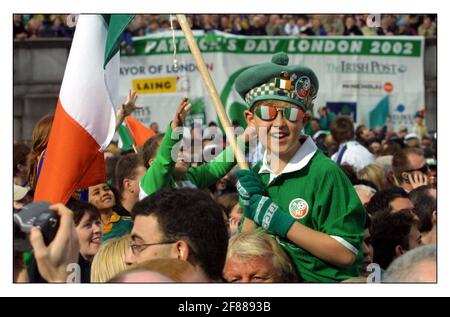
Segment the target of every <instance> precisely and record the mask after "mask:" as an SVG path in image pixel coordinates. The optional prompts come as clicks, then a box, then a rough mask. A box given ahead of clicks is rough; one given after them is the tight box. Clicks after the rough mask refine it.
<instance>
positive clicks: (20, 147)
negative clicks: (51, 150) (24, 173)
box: [13, 143, 30, 176]
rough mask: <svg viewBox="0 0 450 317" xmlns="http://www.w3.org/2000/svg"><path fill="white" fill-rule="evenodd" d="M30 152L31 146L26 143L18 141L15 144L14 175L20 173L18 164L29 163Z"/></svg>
mask: <svg viewBox="0 0 450 317" xmlns="http://www.w3.org/2000/svg"><path fill="white" fill-rule="evenodd" d="M28 153H30V147H29V146H28V145H26V144H25V143H17V144H14V147H13V176H17V174H19V172H20V171H19V170H18V168H17V165H19V164H20V165H23V166H26V165H27V157H28Z"/></svg>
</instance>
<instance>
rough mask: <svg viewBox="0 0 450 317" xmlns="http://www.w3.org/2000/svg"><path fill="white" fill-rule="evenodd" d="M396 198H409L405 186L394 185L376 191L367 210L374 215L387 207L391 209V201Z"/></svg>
mask: <svg viewBox="0 0 450 317" xmlns="http://www.w3.org/2000/svg"><path fill="white" fill-rule="evenodd" d="M396 198H408V193H407V192H405V190H404V189H403V188H400V187H392V188H389V189H386V190H381V191H379V192H376V193H375V195H373V196H372V198H371V199H370V201H369V203H368V204H367V206H366V211H367V212H368V213H369V214H370V215H372V216H374V215H376V214H378V213H380V212H381V211H383V210H385V209H390V203H391V202H392V201H393V200H394V199H396Z"/></svg>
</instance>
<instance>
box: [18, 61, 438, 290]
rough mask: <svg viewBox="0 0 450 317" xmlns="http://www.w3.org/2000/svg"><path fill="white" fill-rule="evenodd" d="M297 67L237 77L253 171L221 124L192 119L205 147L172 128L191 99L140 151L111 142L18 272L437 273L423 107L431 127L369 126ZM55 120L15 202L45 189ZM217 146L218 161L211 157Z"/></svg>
mask: <svg viewBox="0 0 450 317" xmlns="http://www.w3.org/2000/svg"><path fill="white" fill-rule="evenodd" d="M287 64H288V57H287V55H286V54H284V53H279V54H276V55H275V56H274V57H273V59H272V62H271V63H265V64H260V65H256V66H253V67H250V68H249V69H248V70H246V71H245V72H243V73H242V74H241V75H240V76H239V77H238V78H237V80H236V87H235V88H236V91H237V92H238V93H239V94H240V96H241V97H242V98H243V99H244V100H245V101H246V103H247V104H248V106H249V109H248V110H246V111H245V113H244V114H245V118H246V121H247V124H248V126H247V127H246V129H245V131H244V132H243V133H242V134H241V135H240V136H239V137H238V145H239V146H240V148H241V149H242V150H243V151H244V152H245V156H246V158H247V161H249V164H250V169H249V170H245V169H239V168H237V167H236V160H235V159H234V156H233V155H232V150H231V148H230V147H226V145H228V143H229V142H228V140H227V139H226V138H225V137H222V136H221V130H220V129H219V128H218V127H217V124H216V123H215V122H211V123H210V124H209V125H208V127H200V130H197V131H196V129H199V127H190V129H191V130H190V131H191V136H193V138H199V139H200V141H201V143H200V144H201V148H200V155H199V153H198V152H196V150H195V149H196V148H195V147H194V146H192V147H191V146H190V145H192V144H194V143H195V142H194V140H193V139H192V138H184V137H183V134H179V133H178V134H175V133H173V132H174V131H176V130H177V129H181V128H183V126H184V124H185V119H186V116H187V114H188V113H189V111H190V109H191V105H190V103H189V99H188V98H183V100H182V101H181V102H180V105H179V107H178V109H177V111H176V113H175V114H173V119H172V120H171V122H170V124H169V125H168V126H167V127H166V129H165V133H160V131H159V126H158V124H157V123H153V124H152V128H153V129H155V130H156V131H155V132H157V133H158V134H157V135H156V136H154V137H152V138H150V139H148V140H147V141H146V142H145V144H144V145H143V147H137V148H136V152H134V151H133V150H131V151H128V152H123V151H120V150H119V149H118V148H117V147H116V146H114V145H113V144H111V145H110V147H109V148H108V149H107V151H106V152H105V158H106V161H105V168H106V174H107V179H105V181H104V182H103V183H100V184H94V185H93V186H91V187H89V188H88V189H86V190H82V189H80V190H79V191H76V192H74V193H73V195H72V197H71V198H70V200H69V201H68V202H67V203H66V204H65V205H63V204H55V205H52V206H51V207H50V208H51V210H53V211H54V212H56V213H58V214H59V215H60V226H59V229H58V234H57V235H56V238H55V240H53V241H52V242H51V243H50V244H49V245H46V244H45V243H44V240H43V237H42V233H41V231H40V230H39V228H33V229H32V230H31V234H30V242H31V245H32V249H33V250H32V251H26V252H24V250H19V249H15V250H14V259H15V272H14V273H15V281H16V282H45V281H47V282H68V281H78V282H93V283H98V282H116V283H118V282H342V281H347V282H380V281H387V282H435V281H436V243H437V235H436V226H437V208H436V184H437V163H436V162H437V157H436V139H435V137H434V136H430V135H428V133H427V130H426V128H425V127H424V124H423V112H418V113H417V115H416V120H417V121H416V124H417V127H418V128H417V132H414V131H408V130H407V129H406V128H405V127H402V128H400V129H398V131H394V130H393V129H392V127H390V126H384V127H381V126H380V127H377V128H376V129H373V130H371V129H369V128H368V127H366V126H364V125H359V126H357V127H355V126H354V122H353V121H352V119H351V117H348V116H342V115H336V114H333V113H332V112H330V111H329V110H328V109H327V108H326V107H320V108H319V109H317V110H316V109H313V107H312V101H313V100H314V99H315V97H316V95H317V93H318V89H317V88H318V80H319V79H318V78H317V77H316V76H315V74H314V71H313V70H311V69H309V68H308V67H305V66H301V65H291V66H287ZM280 72H281V73H280ZM287 75H289V76H287ZM300 79H301V81H300ZM291 82H292V83H291ZM295 83H297V84H295ZM291 87H292V88H291ZM293 87H295V89H294V88H293ZM136 99H137V96H136V95H135V94H134V93H130V94H129V97H128V99H127V100H126V101H125V102H124V104H123V105H122V106H121V111H120V116H121V118H118V121H119V122H120V121H121V120H123V116H127V115H131V114H132V113H133V111H134V110H135V109H136V107H137V106H136V103H135V102H136ZM316 111H317V112H316ZM52 121H53V115H49V116H46V117H44V118H42V119H41V120H40V121H39V122H38V123H37V124H36V126H35V128H34V131H33V135H32V139H31V141H30V142H28V143H27V142H24V141H17V142H15V144H14V162H13V175H14V199H13V200H14V201H13V204H14V205H13V207H14V212H20V210H21V208H23V207H24V206H25V205H27V204H28V203H30V202H31V201H32V199H33V191H34V189H35V188H36V184H37V183H38V181H39V173H40V168H41V166H42V162H43V161H45V151H46V147H47V143H48V138H49V135H50V132H51V126H52ZM203 129H204V130H203ZM408 132H412V133H408ZM175 135H177V136H176V137H175ZM217 135H219V136H220V137H216V136H217ZM184 136H186V135H184ZM224 145H225V149H224V150H223V151H222V149H223V148H224ZM178 146H179V148H178V151H175V152H176V153H177V154H176V155H175V156H174V155H173V149H176V148H177V147H178ZM212 149H213V151H212ZM206 152H209V153H213V155H212V156H213V159H212V160H206V159H205V160H198V157H200V158H204V157H206V155H205V153H206ZM193 157H196V158H197V159H195V160H193V159H192V158H193ZM230 158H231V159H230ZM84 194H86V195H84ZM423 245H426V246H423ZM413 249H414V250H413ZM73 263H76V264H78V268H79V270H80V274H79V275H78V277H73V276H71V275H70V274H69V273H68V270H67V265H69V264H73Z"/></svg>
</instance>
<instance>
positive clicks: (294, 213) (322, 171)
mask: <svg viewBox="0 0 450 317" xmlns="http://www.w3.org/2000/svg"><path fill="white" fill-rule="evenodd" d="M288 63H289V58H288V56H287V55H286V54H285V53H278V54H276V55H275V56H274V57H273V58H272V62H271V63H266V64H260V65H256V66H253V67H250V68H249V69H247V70H246V71H244V72H243V73H242V74H241V75H240V76H239V77H238V78H237V79H236V90H237V92H238V93H239V94H240V95H241V97H242V98H243V99H244V100H245V101H246V103H247V104H248V105H249V110H248V111H245V117H246V120H247V123H248V124H249V125H250V126H252V127H254V128H256V131H257V133H258V137H259V141H260V142H261V143H262V144H263V146H264V147H265V149H266V151H265V153H264V157H263V160H262V161H261V162H259V163H258V164H257V165H256V166H255V167H254V168H253V169H252V170H251V171H244V170H242V171H239V172H238V178H239V183H238V191H239V194H240V199H241V201H242V204H243V205H244V215H245V217H246V218H248V219H251V220H253V221H254V222H255V223H256V224H257V225H258V226H261V227H263V228H264V229H266V230H267V231H268V232H269V233H271V234H273V235H275V236H276V240H277V241H278V242H279V243H280V245H281V246H282V247H283V248H284V250H285V251H286V252H287V253H288V254H289V255H290V257H291V258H292V260H293V262H294V264H295V266H296V270H297V273H298V275H299V276H300V277H301V279H302V280H304V281H306V282H338V281H342V280H345V279H348V278H351V277H353V276H358V275H359V270H360V267H361V262H362V257H363V252H362V251H361V244H362V240H363V237H364V224H365V211H364V208H363V206H362V205H361V202H360V201H359V199H358V196H357V195H356V193H355V190H354V189H353V187H352V185H351V183H350V181H349V180H348V178H347V177H346V176H345V174H344V173H343V172H342V171H341V170H340V168H339V167H338V166H337V165H336V163H334V162H333V161H332V160H330V159H329V158H328V157H326V155H325V154H323V153H322V152H321V151H320V150H317V147H316V145H315V144H314V142H313V141H312V139H311V138H310V137H308V136H305V135H302V129H303V127H304V125H305V123H306V121H307V118H306V117H305V116H304V114H305V112H306V111H307V110H311V109H312V106H313V105H312V101H313V100H314V99H315V98H316V96H317V91H318V88H319V82H318V79H317V77H316V75H315V73H314V72H313V71H312V70H311V69H309V68H308V67H304V66H300V65H292V66H288ZM244 227H246V226H244Z"/></svg>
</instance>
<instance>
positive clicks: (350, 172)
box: [339, 163, 358, 184]
mask: <svg viewBox="0 0 450 317" xmlns="http://www.w3.org/2000/svg"><path fill="white" fill-rule="evenodd" d="M339 168H340V169H341V170H342V171H343V172H344V174H345V175H347V177H348V179H349V180H350V183H352V184H354V183H355V182H356V181H357V180H358V177H357V176H356V171H355V168H354V167H353V166H351V165H350V164H347V163H345V164H342V165H339Z"/></svg>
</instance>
